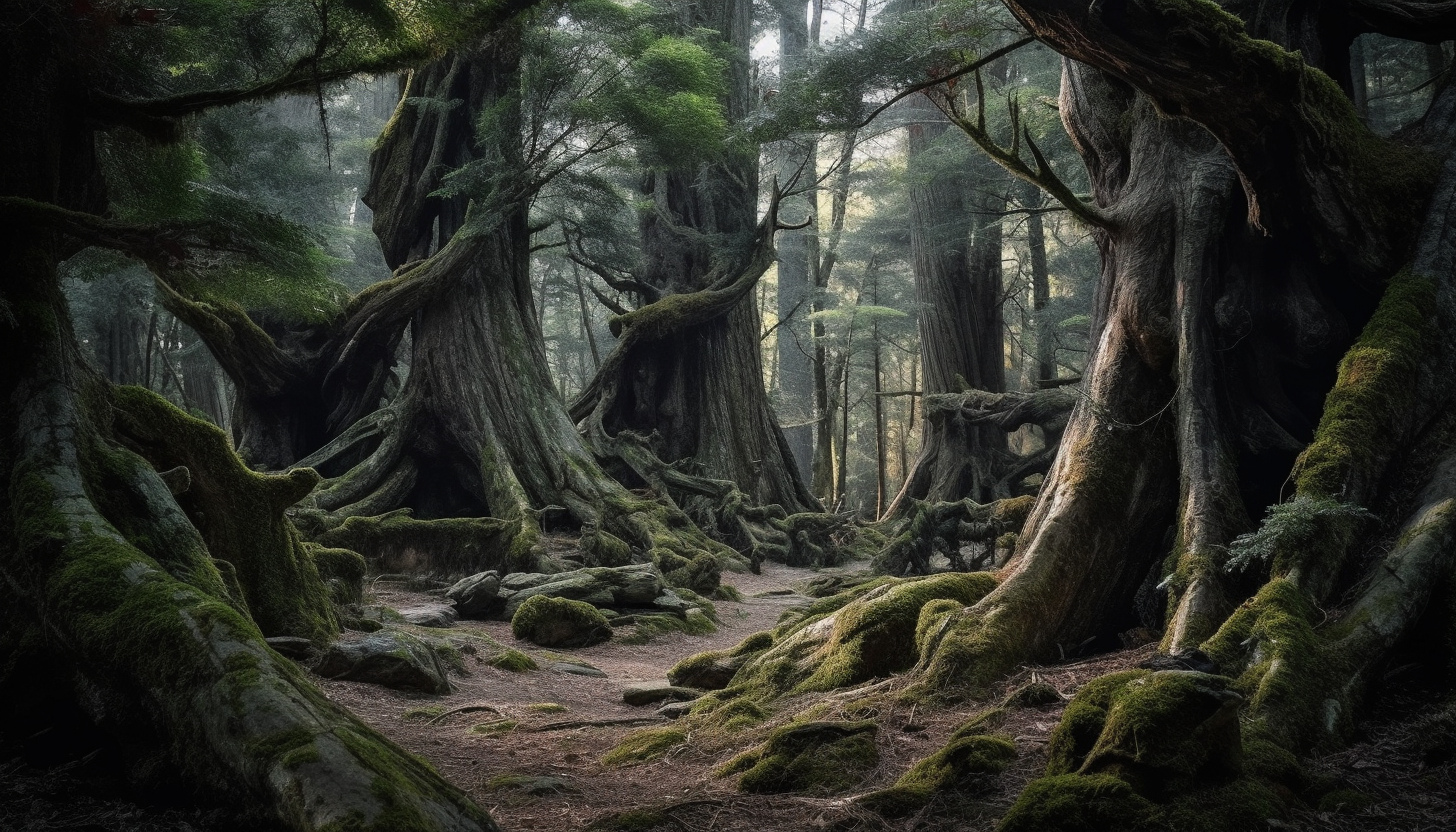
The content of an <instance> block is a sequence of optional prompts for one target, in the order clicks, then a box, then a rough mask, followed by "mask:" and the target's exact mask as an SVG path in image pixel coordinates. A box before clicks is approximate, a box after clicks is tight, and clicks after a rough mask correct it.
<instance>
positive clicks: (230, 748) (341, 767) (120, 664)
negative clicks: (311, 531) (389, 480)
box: [0, 2, 511, 830]
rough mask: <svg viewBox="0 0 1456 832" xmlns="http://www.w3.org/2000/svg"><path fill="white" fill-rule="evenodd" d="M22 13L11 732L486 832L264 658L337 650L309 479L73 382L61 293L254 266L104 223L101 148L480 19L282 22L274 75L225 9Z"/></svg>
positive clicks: (217, 229)
mask: <svg viewBox="0 0 1456 832" xmlns="http://www.w3.org/2000/svg"><path fill="white" fill-rule="evenodd" d="M13 5H14V6H15V7H14V8H11V9H9V11H10V12H11V13H10V14H8V15H7V23H6V24H5V25H4V27H0V56H3V57H0V62H3V65H4V70H5V72H6V73H7V75H8V76H9V77H10V78H12V79H16V81H17V82H16V83H13V84H10V85H8V86H7V87H6V89H5V91H4V92H3V93H0V106H3V109H4V111H5V112H6V113H7V114H9V122H8V124H9V126H8V129H7V130H6V131H5V135H4V138H3V139H0V159H3V161H0V213H3V215H4V216H5V219H6V222H7V224H8V225H9V226H11V227H12V228H20V229H23V233H22V234H20V235H18V236H17V238H16V240H15V241H14V242H13V243H10V244H8V245H7V246H6V247H5V249H4V251H3V253H0V257H3V258H4V262H5V273H6V274H7V279H6V282H5V286H4V290H3V291H4V295H3V301H4V305H3V309H4V316H3V317H4V323H3V325H0V331H3V335H0V338H3V341H4V347H3V348H4V350H5V354H6V356H7V361H6V362H5V366H4V369H3V371H0V378H3V382H0V388H3V400H4V405H3V409H0V413H3V415H0V420H3V436H4V440H3V451H0V458H3V460H4V469H5V487H4V491H3V494H4V496H3V498H0V499H3V505H4V511H3V517H4V521H3V522H4V524H5V528H4V532H3V534H0V539H3V541H4V542H3V544H0V576H3V580H0V593H3V595H4V602H3V605H0V608H3V610H4V612H3V614H0V641H3V643H4V644H5V645H6V651H5V652H6V655H7V661H6V664H5V667H4V670H3V675H0V690H3V691H4V697H5V700H6V701H7V702H8V703H11V708H9V709H8V712H7V715H6V728H7V730H23V731H26V735H29V733H33V732H35V731H37V730H41V729H44V728H48V727H59V728H61V729H63V730H65V731H67V732H70V733H73V734H78V735H81V736H86V737H87V738H88V739H87V745H85V746H84V747H83V748H81V751H82V752H83V753H84V752H89V751H90V750H92V749H94V748H98V747H104V748H109V749H111V750H112V751H113V753H114V757H113V758H114V759H115V760H116V761H117V762H118V763H119V765H120V767H121V769H122V770H123V771H124V772H125V773H126V774H127V775H128V776H129V777H130V778H132V780H133V781H134V782H136V783H137V784H138V785H141V786H149V785H163V784H165V785H168V786H172V787H175V786H176V785H177V784H185V787H186V788H185V792H186V793H187V794H189V795H195V796H196V797H197V798H198V799H201V800H204V801H208V802H212V803H215V804H219V805H224V806H227V807H230V809H231V810H233V811H235V812H236V813H238V814H239V816H242V817H255V818H257V819H258V822H259V823H261V824H276V825H282V826H285V827H288V828H292V829H300V830H303V829H321V828H325V827H328V828H339V827H342V826H347V827H349V828H359V829H400V828H420V829H452V830H485V829H494V828H495V825H494V824H493V823H492V822H491V820H490V818H489V817H488V816H487V815H486V813H485V812H484V811H482V810H481V809H479V808H477V807H476V806H474V805H473V804H471V803H470V802H469V800H468V799H467V798H465V796H464V795H463V794H462V793H461V792H459V791H458V790H457V789H454V788H453V787H450V786H448V785H447V784H445V783H444V781H442V780H441V779H440V778H439V776H438V775H437V774H436V773H435V772H434V771H433V770H431V769H429V768H428V767H426V766H424V765H422V764H421V763H419V762H418V761H417V760H416V759H415V758H413V757H411V756H409V755H407V754H404V753H402V752H400V751H399V750H397V749H396V748H394V747H393V746H392V745H390V744H389V743H388V742H387V741H386V740H384V739H383V738H382V737H381V736H379V735H378V734H376V733H375V732H373V731H372V730H370V729H368V728H366V727H365V726H364V725H363V724H361V723H360V722H358V721H357V720H355V719H354V718H353V717H351V716H349V715H348V714H347V713H345V712H343V711H342V710H341V709H339V708H338V707H337V706H335V705H333V704H332V703H330V702H329V701H328V700H327V699H326V698H325V697H323V696H322V695H321V694H320V693H319V692H318V691H317V690H316V689H315V688H314V687H313V686H312V684H311V683H310V682H309V681H308V680H307V679H306V678H305V676H304V675H303V673H302V672H301V671H300V670H299V669H298V668H297V667H296V666H295V665H293V664H291V663H290V662H288V661H287V660H285V659H283V658H281V657H280V656H279V655H278V654H276V653H274V652H273V651H272V650H270V649H269V648H268V647H267V646H266V644H265V643H264V641H263V637H264V636H265V635H268V636H272V635H293V636H302V637H306V638H310V639H314V640H318V641H321V640H325V639H327V638H330V637H331V636H332V635H333V634H334V633H336V632H337V627H338V624H337V621H335V619H334V618H333V613H332V610H331V607H330V606H329V603H328V598H327V595H326V592H325V587H324V584H323V582H322V579H321V573H322V574H324V575H327V574H329V571H330V568H331V567H330V564H329V563H326V562H325V561H324V560H319V559H316V558H315V556H314V551H313V550H311V549H309V548H306V547H304V546H303V545H302V544H300V543H299V539H298V535H297V533H296V531H295V530H294V529H293V527H292V525H291V524H290V522H289V521H288V520H287V518H286V517H285V516H284V510H285V509H287V508H288V507H289V506H291V505H293V504H294V503H296V502H297V501H298V500H299V499H301V498H302V497H304V496H305V495H306V494H308V492H309V491H310V490H311V489H312V488H313V486H314V485H315V484H316V482H317V475H315V474H313V473H312V472H311V471H307V470H301V471H295V472H292V473H290V474H286V475H262V474H256V473H253V472H251V471H249V470H247V469H246V468H245V467H244V466H243V465H242V463H241V462H240V461H239V459H238V458H237V456H236V455H235V454H234V453H233V452H232V451H231V449H230V448H229V446H228V443H227V440H226V438H225V437H223V436H222V434H221V433H220V432H219V431H217V429H216V428H214V427H212V426H210V425H208V424H206V423H204V422H201V421H199V420H196V419H193V418H191V417H189V416H186V415H185V414H183V413H181V412H180V411H178V410H177V409H176V408H174V407H172V406H171V405H169V404H167V403H166V402H164V401H162V400H161V399H159V398H158V397H156V396H154V395H152V394H150V393H147V392H145V391H142V390H139V389H137V388H116V387H113V386H111V385H110V384H109V383H108V382H107V381H105V380H104V379H103V378H102V377H101V376H100V375H99V374H98V373H97V372H96V371H95V370H94V369H92V368H91V367H90V366H88V364H87V363H86V362H85V360H84V359H83V357H82V352H81V351H80V348H79V346H78V344H77V342H76V339H75V335H74V333H73V330H72V326H71V321H70V317H69V314H68V310H67V306H66V303H65V300H64V298H63V296H62V294H61V288H60V284H59V280H58V278H57V265H58V263H59V262H60V261H61V260H63V259H64V258H66V257H68V256H70V255H71V254H73V253H75V252H76V251H77V250H78V249H80V248H81V247H83V246H86V245H95V246H102V247H106V248H109V249H113V250H117V251H121V252H124V253H126V254H128V255H130V256H132V257H135V258H137V259H139V260H141V261H143V262H145V263H147V264H149V265H150V266H151V267H152V268H154V269H156V270H158V271H162V272H166V273H168V274H170V275H173V276H178V277H180V276H182V275H184V274H190V275H194V276H199V277H200V275H201V273H203V272H205V271H206V270H207V269H208V268H209V267H212V266H215V265H217V264H218V263H219V262H225V261H229V260H233V259H235V258H240V257H246V256H247V253H248V252H249V251H256V250H257V249H258V248H259V246H260V243H261V242H262V241H261V240H260V239H259V238H258V237H257V236H256V235H255V234H254V233H252V231H256V230H257V228H258V227H257V226H254V227H253V228H252V229H249V228H247V227H244V226H243V225H242V224H240V223H237V222H232V221H219V218H217V217H212V216H207V215H194V216H190V217H186V218H183V219H178V220H175V221H173V220H168V219H166V218H163V219H160V220H158V221H157V222H155V223H153V224H138V223H130V222H122V221H118V220H114V219H108V218H107V213H108V210H109V209H110V207H111V206H110V205H109V203H108V199H107V182H106V179H105V177H104V176H103V174H102V170H103V166H104V162H105V161H106V158H105V151H106V146H107V143H106V142H103V141H102V139H103V137H107V136H109V135H111V134H114V135H116V136H122V137H124V136H126V135H128V134H131V135H136V134H140V135H142V136H145V138H146V139H147V140H148V141H150V142H153V143H154V144H155V145H157V146H167V145H168V144H170V143H175V142H177V141H179V140H181V139H182V138H183V130H182V123H181V120H182V119H185V117H186V116H187V115H189V114H191V113H195V112H198V111H200V110H203V109H205V108H208V107H213V106H224V105H226V104H229V103H235V102H243V101H249V100H257V99H262V98H266V97H269V96H274V95H278V94H282V93H285V92H288V91H292V90H306V89H311V88H314V87H315V86H316V85H317V84H319V83H321V82H326V81H329V80H331V79H337V78H342V77H345V76H347V75H349V74H352V73H354V72H357V71H361V70H362V71H368V70H379V69H386V68H392V67H398V66H401V65H405V64H407V63H409V62H411V61H415V60H419V59H421V58H423V57H424V56H425V55H426V54H428V52H429V50H430V49H431V48H432V45H433V44H435V43H437V42H444V41H445V40H447V38H446V37H445V33H446V32H447V31H460V32H467V31H470V29H471V28H472V27H485V28H489V26H490V25H492V19H491V18H490V16H489V15H486V14H483V13H482V14H477V15H475V16H474V17H469V18H461V17H456V16H451V17H450V18H449V19H441V18H434V17H429V16H421V15H419V14H418V10H416V9H414V8H413V7H399V8H396V7H394V6H389V5H386V4H382V3H378V4H376V3H368V4H348V5H347V6H336V5H334V4H299V5H297V6H293V5H288V6H280V7H278V8H277V9H276V12H277V14H276V15H275V16H274V17H272V18H270V19H269V20H268V21H266V23H267V24H268V25H271V26H278V27H282V28H280V29H277V30H273V31H274V34H281V33H283V32H292V33H293V34H295V35H297V38H296V39H295V40H293V43H294V45H295V48H297V49H299V50H300V51H299V52H298V53H296V54H281V55H280V54H277V53H273V52H271V51H268V50H260V51H255V52H251V53H250V52H247V51H246V50H243V51H241V52H239V51H234V50H232V49H231V48H230V47H231V46H234V45H238V44H243V43H253V44H258V43H260V41H257V40H256V39H253V40H249V38H245V37H243V35H244V34H250V35H252V36H259V35H262V34H265V33H261V32H259V31H257V30H256V29H249V28H248V27H250V26H257V25H260V24H261V23H263V22H265V21H260V20H259V19H258V18H255V17H249V16H246V15H235V14H234V11H235V10H233V9H231V8H230V7H218V6H215V5H212V4H184V7H183V8H181V9H179V10H178V14H177V18H176V19H175V20H172V21H169V22H167V23H166V25H159V26H152V25H149V24H150V23H151V22H153V21H154V16H152V15H149V14H144V12H148V11H150V10H137V9H129V8H123V7H122V6H120V5H117V4H110V3H106V4H102V3H75V4H71V3H50V2H44V3H41V2H37V3H21V4H13ZM509 11H511V10H510V9H507V8H503V7H496V8H494V9H493V13H495V14H499V13H502V12H509ZM408 15H412V16H408ZM345 32H348V33H349V34H350V36H349V37H348V38H345V37H344V33H345ZM202 45H205V48H206V49H207V50H209V51H208V52H207V53H206V54H201V53H199V52H198V49H199V48H200V47H201V46H202ZM278 45H279V46H280V47H281V46H282V43H281V42H280V43H279V44H278ZM231 219H236V217H233V218H231ZM275 242H276V240H275Z"/></svg>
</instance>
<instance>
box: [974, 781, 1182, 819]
mask: <svg viewBox="0 0 1456 832" xmlns="http://www.w3.org/2000/svg"><path fill="white" fill-rule="evenodd" d="M1155 815H1156V807H1155V806H1154V805H1153V804H1152V803H1150V802H1149V801H1148V800H1147V799H1146V798H1144V797H1142V796H1141V795H1139V794H1138V793H1137V792H1134V791H1133V790H1132V787H1131V786H1129V785H1128V784H1126V783H1124V782H1123V781H1121V780H1119V779H1117V778H1116V777H1112V776H1110V775H1106V774H1101V775H1091V776H1083V775H1077V774H1062V775H1057V776H1054V777H1043V778H1041V779H1040V780H1034V781H1032V782H1031V784H1029V785H1028V786H1027V787H1026V788H1025V789H1024V790H1022V792H1021V796H1020V797H1018V798H1017V799H1016V803H1015V804H1014V805H1012V807H1011V810H1010V811H1009V812H1007V813H1006V816H1005V817H1003V818H1002V819H1001V823H1000V825H998V826H997V827H996V832H1110V830H1118V832H1143V831H1144V830H1153V829H1156V828H1157V827H1156V826H1155V825H1154V817H1155Z"/></svg>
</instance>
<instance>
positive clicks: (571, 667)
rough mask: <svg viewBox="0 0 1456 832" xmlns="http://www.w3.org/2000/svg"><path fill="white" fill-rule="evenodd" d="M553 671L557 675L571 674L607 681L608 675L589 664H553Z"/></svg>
mask: <svg viewBox="0 0 1456 832" xmlns="http://www.w3.org/2000/svg"><path fill="white" fill-rule="evenodd" d="M551 669H552V670H554V671H556V672H557V673H570V674H571V675H573V676H595V677H597V678H601V679H605V678H607V674H606V672H605V671H603V670H601V669H600V668H596V667H592V666H591V665H589V664H576V663H575V662H552V663H551Z"/></svg>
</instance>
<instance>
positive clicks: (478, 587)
mask: <svg viewBox="0 0 1456 832" xmlns="http://www.w3.org/2000/svg"><path fill="white" fill-rule="evenodd" d="M500 590H501V579H500V574H499V573H497V572H496V571H495V570H491V571H489V572H480V573H478V574H475V575H471V576H470V577H468V578H461V579H460V580H459V581H456V582H455V585H454V586H452V587H450V588H449V589H447V590H445V599H446V600H447V601H449V602H450V603H451V604H453V605H454V606H455V612H457V613H459V614H460V617H461V618H490V617H491V616H493V615H496V614H497V613H499V612H500V611H501V610H502V609H505V606H506V599H505V598H502V597H501V594H500Z"/></svg>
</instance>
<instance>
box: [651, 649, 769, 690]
mask: <svg viewBox="0 0 1456 832" xmlns="http://www.w3.org/2000/svg"><path fill="white" fill-rule="evenodd" d="M748 659H749V656H747V655H743V656H719V655H713V654H707V653H705V654H701V655H699V656H694V657H692V658H691V659H689V660H684V661H682V662H679V663H678V664H677V666H675V667H673V668H672V669H671V670H669V671H668V672H667V678H668V681H669V682H670V683H671V684H673V685H676V686H678V687H684V688H697V689H699V690H722V689H723V688H726V687H728V684H729V683H730V682H732V681H733V676H734V674H736V673H738V668H740V667H742V666H743V665H744V663H745V662H747V661H748Z"/></svg>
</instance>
